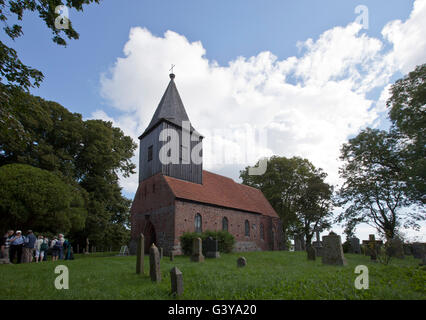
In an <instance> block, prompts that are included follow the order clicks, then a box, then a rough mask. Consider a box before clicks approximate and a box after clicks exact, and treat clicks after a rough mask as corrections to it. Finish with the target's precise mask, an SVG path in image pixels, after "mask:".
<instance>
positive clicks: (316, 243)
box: [312, 229, 322, 257]
mask: <svg viewBox="0 0 426 320" xmlns="http://www.w3.org/2000/svg"><path fill="white" fill-rule="evenodd" d="M315 235H316V238H317V241H314V242H313V243H312V246H313V247H314V249H315V255H316V256H318V257H322V242H321V239H320V233H319V230H318V229H315Z"/></svg>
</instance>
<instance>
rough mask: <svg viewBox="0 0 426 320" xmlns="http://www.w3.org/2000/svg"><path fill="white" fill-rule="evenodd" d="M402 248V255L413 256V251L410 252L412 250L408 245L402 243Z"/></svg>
mask: <svg viewBox="0 0 426 320" xmlns="http://www.w3.org/2000/svg"><path fill="white" fill-rule="evenodd" d="M403 248H404V255H406V256H411V255H412V254H413V251H412V250H413V249H412V247H411V244H410V243H404V244H403Z"/></svg>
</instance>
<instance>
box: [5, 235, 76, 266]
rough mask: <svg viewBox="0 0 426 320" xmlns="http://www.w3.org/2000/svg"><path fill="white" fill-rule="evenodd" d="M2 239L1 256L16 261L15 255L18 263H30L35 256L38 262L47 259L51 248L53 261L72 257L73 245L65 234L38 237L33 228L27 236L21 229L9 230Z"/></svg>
mask: <svg viewBox="0 0 426 320" xmlns="http://www.w3.org/2000/svg"><path fill="white" fill-rule="evenodd" d="M1 241H2V242H1V255H2V257H1V258H2V259H5V260H6V261H8V262H10V263H15V257H16V263H30V262H33V260H34V258H35V262H36V263H38V262H39V261H47V252H48V251H49V249H50V252H51V254H52V261H57V260H58V259H66V260H68V259H72V250H71V245H70V243H69V241H67V240H66V239H65V238H64V235H63V234H59V235H58V236H57V237H56V236H55V237H53V239H52V240H49V239H48V238H47V237H44V236H43V235H39V236H38V237H36V236H35V235H34V233H33V231H32V230H28V231H27V235H26V236H24V235H23V234H22V232H21V231H20V230H18V231H16V232H14V231H13V230H9V231H7V232H6V234H5V235H4V236H3V238H2V240H1Z"/></svg>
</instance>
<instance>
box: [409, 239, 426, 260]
mask: <svg viewBox="0 0 426 320" xmlns="http://www.w3.org/2000/svg"><path fill="white" fill-rule="evenodd" d="M425 246H426V244H425V243H421V242H414V243H413V244H412V245H411V247H412V250H413V257H414V258H415V259H423V254H424V252H425V251H426V248H425Z"/></svg>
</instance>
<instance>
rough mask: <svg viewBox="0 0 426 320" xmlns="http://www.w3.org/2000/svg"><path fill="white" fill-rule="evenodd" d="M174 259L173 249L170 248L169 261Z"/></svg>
mask: <svg viewBox="0 0 426 320" xmlns="http://www.w3.org/2000/svg"><path fill="white" fill-rule="evenodd" d="M174 260H175V252H174V250H170V261H174Z"/></svg>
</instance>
